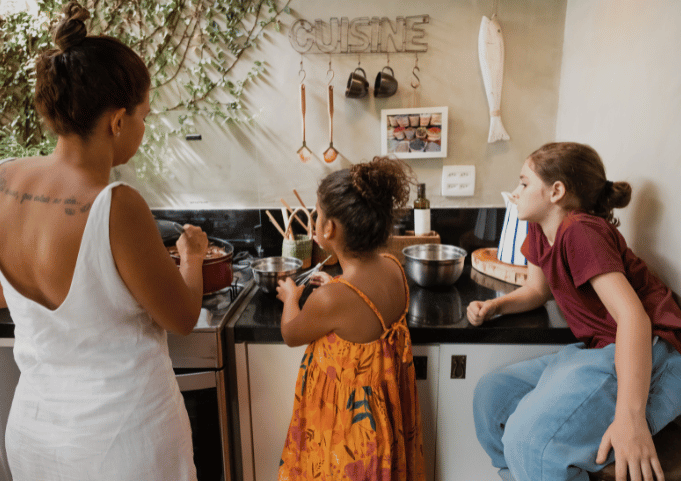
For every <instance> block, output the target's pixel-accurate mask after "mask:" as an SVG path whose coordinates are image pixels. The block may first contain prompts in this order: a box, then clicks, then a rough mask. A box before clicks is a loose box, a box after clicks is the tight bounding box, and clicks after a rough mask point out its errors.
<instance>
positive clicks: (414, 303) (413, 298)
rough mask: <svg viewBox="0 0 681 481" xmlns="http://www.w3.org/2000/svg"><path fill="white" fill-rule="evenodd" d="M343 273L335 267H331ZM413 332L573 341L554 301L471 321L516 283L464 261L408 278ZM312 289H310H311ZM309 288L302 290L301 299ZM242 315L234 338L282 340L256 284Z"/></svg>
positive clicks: (439, 337) (3, 318) (277, 310)
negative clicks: (456, 267)
mask: <svg viewBox="0 0 681 481" xmlns="http://www.w3.org/2000/svg"><path fill="white" fill-rule="evenodd" d="M327 271H328V272H329V273H330V274H331V275H336V274H338V273H340V271H339V269H338V267H337V266H335V267H332V268H330V269H327ZM409 288H410V303H409V313H408V324H409V331H410V333H411V338H412V342H413V343H414V344H440V343H478V344H568V343H571V342H575V338H574V336H573V335H572V332H571V331H570V329H569V328H568V327H567V324H566V322H565V320H564V319H563V316H562V315H561V313H560V311H559V310H558V308H557V307H556V305H555V303H554V302H553V301H549V302H548V303H547V304H546V305H545V306H544V307H541V308H538V309H535V310H533V311H529V312H525V313H522V314H511V315H505V316H499V317H497V318H495V319H492V320H490V321H487V322H485V323H484V324H483V325H482V326H480V327H475V326H472V325H471V324H469V322H468V320H467V319H466V307H467V306H468V304H469V303H470V302H472V301H474V300H485V299H493V298H495V297H499V296H501V295H503V294H506V293H507V292H511V291H512V290H514V289H516V288H517V287H516V286H514V285H512V284H508V283H506V282H502V281H499V280H497V279H494V278H491V277H489V276H486V275H484V274H481V273H480V272H478V271H476V270H474V269H472V268H471V267H470V266H469V265H466V267H465V268H464V272H463V273H462V275H461V277H460V278H459V279H458V280H457V281H456V283H455V284H454V285H453V286H451V287H448V288H444V289H438V290H434V289H425V288H422V287H419V286H418V285H416V284H413V283H410V285H409ZM308 289H311V288H308ZM307 295H309V291H306V292H305V293H304V295H303V299H302V300H303V302H304V299H305V298H306V296H307ZM250 297H251V298H250V300H249V299H246V301H247V302H248V304H247V305H246V307H245V309H244V310H243V311H242V312H241V314H240V315H239V316H238V317H237V318H235V319H232V320H230V321H228V323H227V329H230V330H233V333H232V334H233V336H234V337H233V338H234V342H237V343H239V342H254V343H283V342H284V341H283V339H282V337H281V330H280V320H281V313H282V308H283V304H282V303H281V302H280V301H279V300H277V298H276V297H275V296H274V295H270V294H265V293H264V292H262V291H261V290H260V289H258V288H257V287H256V288H254V289H253V291H252V292H251V293H250ZM12 337H14V324H13V323H12V318H11V317H10V315H9V311H8V310H7V309H0V338H12Z"/></svg>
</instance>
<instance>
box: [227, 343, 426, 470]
mask: <svg viewBox="0 0 681 481" xmlns="http://www.w3.org/2000/svg"><path fill="white" fill-rule="evenodd" d="M235 347H236V363H237V388H238V401H239V423H240V431H241V451H242V462H243V479H244V481H271V480H274V479H277V472H278V469H279V461H280V459H281V453H282V450H283V447H284V441H285V439H286V432H287V430H288V426H289V422H290V421H291V414H292V412H293V398H294V390H295V384H296V378H297V375H298V368H299V367H300V360H301V359H302V357H303V353H304V352H305V346H301V347H296V348H290V347H288V346H286V345H284V344H237V345H236V346H235ZM413 351H414V356H415V357H416V358H417V362H421V363H422V362H423V359H424V358H427V361H426V368H425V369H424V370H423V372H425V373H426V379H423V380H418V381H417V388H418V392H419V402H420V405H421V416H422V424H423V430H424V454H425V456H426V468H427V470H428V473H429V476H428V479H429V480H432V479H435V478H433V476H434V474H433V473H434V469H435V466H434V461H435V442H436V437H435V432H436V426H437V419H436V416H437V403H438V387H437V383H438V379H439V376H438V370H439V368H438V364H439V358H438V352H439V346H436V345H434V346H414V350H413Z"/></svg>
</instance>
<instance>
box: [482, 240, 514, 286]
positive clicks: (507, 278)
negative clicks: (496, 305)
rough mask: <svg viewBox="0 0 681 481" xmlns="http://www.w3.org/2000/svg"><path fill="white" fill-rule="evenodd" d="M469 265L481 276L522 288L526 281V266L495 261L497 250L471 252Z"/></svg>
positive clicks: (487, 249) (484, 249)
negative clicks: (484, 275)
mask: <svg viewBox="0 0 681 481" xmlns="http://www.w3.org/2000/svg"><path fill="white" fill-rule="evenodd" d="M471 264H472V265H473V269H475V270H477V271H480V272H482V273H483V274H486V275H488V276H490V277H494V278H495V279H499V280H501V281H504V282H508V283H510V284H515V285H516V286H522V285H523V284H525V281H527V266H516V265H514V264H507V263H506V262H501V261H500V260H499V259H497V249H496V248H494V247H491V248H490V247H488V248H482V249H477V250H475V251H473V254H471Z"/></svg>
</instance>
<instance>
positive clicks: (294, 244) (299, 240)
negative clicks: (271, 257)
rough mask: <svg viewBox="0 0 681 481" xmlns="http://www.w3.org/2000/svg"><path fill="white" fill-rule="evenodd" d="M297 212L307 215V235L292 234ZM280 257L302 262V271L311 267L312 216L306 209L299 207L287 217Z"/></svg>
mask: <svg viewBox="0 0 681 481" xmlns="http://www.w3.org/2000/svg"><path fill="white" fill-rule="evenodd" d="M298 212H305V215H307V227H306V229H307V234H295V235H294V234H293V220H294V217H295V215H296V214H297V213H298ZM281 255H282V257H295V258H296V259H300V260H301V261H303V265H302V266H301V267H302V268H303V269H306V268H308V267H310V266H311V265H312V216H311V215H310V212H308V210H307V209H303V208H301V207H299V208H297V209H296V210H294V211H293V212H291V214H290V215H289V218H288V223H287V224H286V232H285V235H284V240H283V241H282V244H281ZM327 255H328V254H327Z"/></svg>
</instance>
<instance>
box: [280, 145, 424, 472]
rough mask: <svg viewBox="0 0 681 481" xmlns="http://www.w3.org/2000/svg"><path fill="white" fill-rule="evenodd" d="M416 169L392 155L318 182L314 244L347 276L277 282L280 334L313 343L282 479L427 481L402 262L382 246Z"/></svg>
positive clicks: (289, 341)
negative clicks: (309, 282) (308, 286)
mask: <svg viewBox="0 0 681 481" xmlns="http://www.w3.org/2000/svg"><path fill="white" fill-rule="evenodd" d="M412 178H413V173H412V171H411V169H410V168H409V167H408V166H407V165H406V164H404V163H403V162H401V161H399V160H397V159H390V158H379V157H375V158H374V159H373V161H371V162H368V163H361V164H356V165H354V166H352V167H351V168H350V169H344V170H340V171H337V172H334V173H332V174H330V175H328V176H327V177H326V178H325V179H323V180H322V181H321V183H320V185H319V188H318V190H317V206H316V208H317V212H318V215H317V222H316V232H317V236H318V237H317V239H316V240H317V241H318V242H319V245H320V246H321V247H322V248H323V249H325V250H327V251H330V252H333V253H334V254H336V255H337V256H338V261H339V262H340V266H341V268H342V270H343V274H342V275H341V276H339V277H337V278H335V279H331V278H330V276H329V275H328V274H324V273H321V275H318V282H319V283H320V284H321V287H319V288H317V289H315V290H314V291H313V292H312V293H311V294H310V296H309V297H308V299H307V301H306V302H305V305H304V307H303V309H302V310H301V309H300V308H299V307H298V303H299V299H300V297H301V295H302V292H303V288H304V286H296V284H295V283H294V282H293V280H291V279H290V278H289V279H287V280H286V281H285V282H284V281H280V282H279V287H278V288H277V297H278V298H279V299H280V300H281V301H283V302H284V310H283V314H282V319H281V333H282V336H283V338H284V341H285V342H286V344H288V345H289V346H299V345H302V344H306V343H310V345H309V346H308V347H307V349H306V351H305V355H304V356H303V360H302V362H301V367H300V371H299V374H298V380H297V383H296V392H295V400H294V408H293V418H292V419H291V425H290V428H289V431H288V434H287V436H286V443H285V446H284V451H283V454H282V460H281V466H280V468H279V479H280V480H284V479H302V478H305V479H313V478H315V475H319V474H321V478H320V479H391V480H394V481H398V480H425V466H424V458H423V440H422V434H421V414H420V410H419V403H418V397H417V391H416V380H415V373H414V363H413V359H412V350H411V339H410V336H409V330H408V329H407V321H406V314H407V310H408V308H409V288H408V286H407V280H406V277H405V273H404V271H403V269H402V266H401V265H400V263H399V261H398V260H397V259H395V258H394V257H393V256H390V255H387V254H380V253H379V249H380V248H381V247H383V246H384V245H385V244H386V242H387V240H388V237H389V235H390V232H391V231H392V225H393V222H394V220H395V218H396V214H397V212H398V211H399V210H400V209H402V208H403V207H404V206H405V205H406V203H407V201H408V198H409V185H410V184H411V183H413V180H412Z"/></svg>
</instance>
